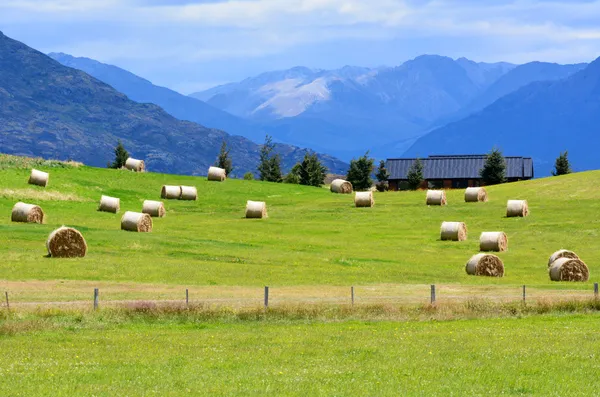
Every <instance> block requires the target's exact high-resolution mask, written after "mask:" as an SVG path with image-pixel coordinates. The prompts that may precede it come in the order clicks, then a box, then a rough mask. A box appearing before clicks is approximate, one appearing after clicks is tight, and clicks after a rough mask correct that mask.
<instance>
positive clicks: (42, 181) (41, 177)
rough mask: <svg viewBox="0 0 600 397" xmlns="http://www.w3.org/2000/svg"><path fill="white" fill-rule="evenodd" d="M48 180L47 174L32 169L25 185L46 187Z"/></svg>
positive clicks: (48, 175)
mask: <svg viewBox="0 0 600 397" xmlns="http://www.w3.org/2000/svg"><path fill="white" fill-rule="evenodd" d="M49 179H50V174H48V173H47V172H44V171H39V170H36V169H32V170H31V175H30V176H29V181H28V182H27V183H29V184H30V185H37V186H41V187H46V186H48V180H49Z"/></svg>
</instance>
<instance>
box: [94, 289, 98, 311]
mask: <svg viewBox="0 0 600 397" xmlns="http://www.w3.org/2000/svg"><path fill="white" fill-rule="evenodd" d="M98 295H99V292H98V288H94V310H98V300H99V297H98Z"/></svg>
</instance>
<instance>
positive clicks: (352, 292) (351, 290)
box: [350, 286, 354, 306]
mask: <svg viewBox="0 0 600 397" xmlns="http://www.w3.org/2000/svg"><path fill="white" fill-rule="evenodd" d="M350 297H351V298H352V306H354V286H352V287H350Z"/></svg>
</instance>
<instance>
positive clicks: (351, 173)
mask: <svg viewBox="0 0 600 397" xmlns="http://www.w3.org/2000/svg"><path fill="white" fill-rule="evenodd" d="M373 163H374V160H373V159H372V158H369V152H367V153H365V155H364V156H362V157H359V158H358V159H352V161H350V168H349V169H348V175H347V176H346V180H347V181H348V182H350V183H351V184H352V186H353V187H354V190H358V191H360V190H369V189H370V188H371V186H372V185H373V180H372V179H371V174H372V173H373V168H374V165H373Z"/></svg>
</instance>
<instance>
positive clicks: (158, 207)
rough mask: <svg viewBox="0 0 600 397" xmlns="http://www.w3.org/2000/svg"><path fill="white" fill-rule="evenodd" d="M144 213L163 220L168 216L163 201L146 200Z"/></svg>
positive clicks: (143, 207)
mask: <svg viewBox="0 0 600 397" xmlns="http://www.w3.org/2000/svg"><path fill="white" fill-rule="evenodd" d="M142 213H144V214H148V215H150V216H152V217H157V218H162V217H163V216H165V214H166V211H165V205H164V204H163V202H162V201H152V200H144V204H142Z"/></svg>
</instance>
